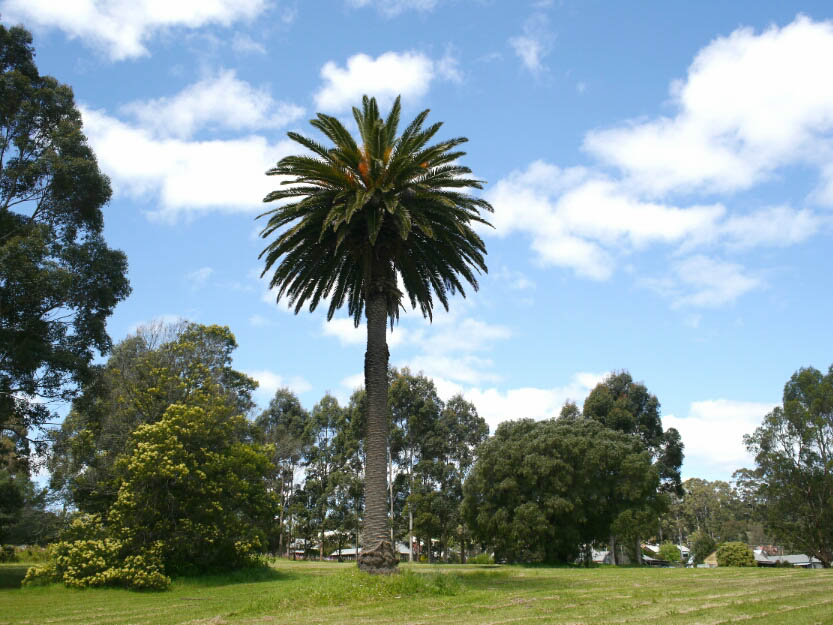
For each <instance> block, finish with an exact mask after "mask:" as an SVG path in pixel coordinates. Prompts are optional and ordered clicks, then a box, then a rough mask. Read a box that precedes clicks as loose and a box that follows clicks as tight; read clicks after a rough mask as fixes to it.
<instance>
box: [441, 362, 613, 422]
mask: <svg viewBox="0 0 833 625" xmlns="http://www.w3.org/2000/svg"><path fill="white" fill-rule="evenodd" d="M606 375H607V373H577V374H575V375H574V376H573V377H572V378H571V379H570V381H569V382H568V383H567V384H565V385H564V386H557V387H552V388H534V387H522V388H510V389H507V390H499V389H498V388H496V387H482V386H464V385H461V384H457V383H455V382H453V381H450V380H447V379H444V378H434V383H435V384H436V386H437V392H438V394H439V395H440V397H441V398H442V399H444V400H447V399H449V398H450V397H451V396H452V395H455V394H457V393H460V394H462V395H463V397H465V398H466V399H467V400H468V401H470V402H472V403H473V404H474V405H475V407H476V408H477V413H478V414H479V415H480V416H481V417H483V418H484V419H486V422H487V423H488V424H489V428H490V430H491V431H492V433H494V431H495V430H496V429H497V426H498V425H499V424H500V423H502V422H503V421H508V420H513V419H539V420H540V419H548V418H552V417H557V416H558V415H559V413H560V412H561V408H562V407H563V406H564V403H565V402H567V401H572V402H575V403H577V404H578V405H579V406H581V404H582V403H583V402H584V399H585V398H586V397H587V395H588V394H589V393H590V391H591V390H592V389H593V387H595V386H596V385H597V384H598V383H599V382H601V381H602V380H603V379H604V378H605V376H606Z"/></svg>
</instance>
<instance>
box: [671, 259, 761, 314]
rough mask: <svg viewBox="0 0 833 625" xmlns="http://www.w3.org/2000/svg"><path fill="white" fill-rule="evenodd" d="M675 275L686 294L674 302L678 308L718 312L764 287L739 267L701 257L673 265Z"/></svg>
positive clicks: (758, 279) (759, 279) (758, 280)
mask: <svg viewBox="0 0 833 625" xmlns="http://www.w3.org/2000/svg"><path fill="white" fill-rule="evenodd" d="M674 273H675V274H676V276H677V278H678V279H679V282H680V283H681V284H683V285H684V286H685V287H687V289H686V290H687V291H688V292H687V293H685V294H684V295H680V296H678V297H676V298H675V301H674V305H675V306H677V307H694V308H717V307H720V306H724V305H726V304H730V303H732V302H734V301H735V300H736V299H737V298H738V297H740V296H741V295H744V294H745V293H748V292H749V291H752V290H753V289H757V288H760V287H761V286H763V280H761V278H759V277H757V276H754V275H750V274H749V273H748V272H747V271H746V270H745V269H744V268H743V267H742V266H740V265H738V264H736V263H729V262H721V261H718V260H714V259H712V258H708V257H706V256H702V255H696V256H692V257H690V258H686V259H684V260H682V261H680V262H678V263H676V264H675V266H674Z"/></svg>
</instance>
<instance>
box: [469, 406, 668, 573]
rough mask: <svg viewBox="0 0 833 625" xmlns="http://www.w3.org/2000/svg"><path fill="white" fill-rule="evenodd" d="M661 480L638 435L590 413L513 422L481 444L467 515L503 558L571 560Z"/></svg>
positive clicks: (483, 541) (477, 536)
mask: <svg viewBox="0 0 833 625" xmlns="http://www.w3.org/2000/svg"><path fill="white" fill-rule="evenodd" d="M658 486H659V471H658V469H657V467H656V466H655V465H654V464H653V463H652V462H651V455H650V452H648V451H647V450H646V449H645V447H644V445H642V443H641V442H640V441H638V440H637V439H635V438H634V437H633V436H630V435H628V434H623V433H621V432H616V431H613V430H610V429H608V428H606V427H604V426H603V425H602V424H600V423H598V422H596V421H593V420H591V419H579V420H575V421H570V420H557V421H556V420H548V421H540V422H535V421H532V420H530V419H524V420H520V421H508V422H504V423H501V424H500V425H499V426H498V429H497V432H495V435H494V436H492V437H491V438H490V439H489V440H487V441H486V442H485V443H483V445H481V447H480V448H479V450H478V458H477V461H476V462H475V464H474V467H473V469H472V471H471V473H470V475H469V477H468V479H467V480H466V483H465V485H464V489H463V491H464V495H465V498H464V501H463V513H464V517H465V519H466V520H467V522H468V523H469V526H470V527H471V530H472V533H473V536H474V538H475V539H476V540H478V541H480V542H481V544H484V545H486V546H491V547H492V548H494V552H495V558H496V559H497V560H507V561H510V562H547V563H558V562H571V561H573V560H574V559H575V558H576V557H577V556H578V555H579V551H580V545H583V544H588V543H590V542H592V541H594V540H598V539H605V538H606V537H607V536H608V533H609V531H610V526H611V524H612V523H613V521H614V519H616V518H617V516H619V515H620V514H621V513H622V511H623V510H625V509H628V508H638V507H641V506H643V505H644V502H645V501H646V500H649V499H650V498H651V497H653V496H654V494H655V493H656V490H657V487H658Z"/></svg>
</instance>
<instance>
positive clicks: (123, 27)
mask: <svg viewBox="0 0 833 625" xmlns="http://www.w3.org/2000/svg"><path fill="white" fill-rule="evenodd" d="M266 6H267V0H235V1H234V2H224V1H223V0H176V1H175V2H161V1H160V0H62V1H59V2H56V1H55V0H4V1H3V2H2V4H0V13H2V14H3V17H4V18H5V20H6V21H11V22H24V23H25V24H27V25H29V26H39V27H45V28H59V29H61V30H63V31H64V32H65V33H66V34H67V36H69V37H70V38H72V39H76V38H77V39H80V40H81V41H83V42H84V43H90V44H92V45H94V46H96V47H99V48H101V49H103V50H104V51H105V52H106V54H107V55H108V56H109V57H110V58H111V59H112V60H114V61H120V60H123V59H128V58H135V57H139V56H145V55H148V54H149V52H148V49H147V47H146V45H145V44H146V43H147V41H148V39H150V38H151V37H152V36H153V35H155V34H157V33H158V32H160V31H163V30H166V29H170V28H177V27H179V28H200V27H203V26H207V25H211V24H219V25H221V26H229V25H231V24H233V23H235V22H239V21H243V20H250V19H252V18H254V17H256V16H257V15H258V14H260V13H261V12H262V11H263V10H264V9H265V8H266Z"/></svg>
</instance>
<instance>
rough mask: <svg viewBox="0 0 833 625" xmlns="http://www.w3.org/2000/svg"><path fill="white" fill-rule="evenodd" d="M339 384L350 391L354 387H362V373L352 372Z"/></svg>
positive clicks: (354, 388)
mask: <svg viewBox="0 0 833 625" xmlns="http://www.w3.org/2000/svg"><path fill="white" fill-rule="evenodd" d="M341 386H343V387H344V388H346V389H349V390H350V391H351V392H352V391H355V390H356V389H360V388H364V373H354V374H353V375H348V376H347V377H346V378H344V379H343V380H342V381H341Z"/></svg>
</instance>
